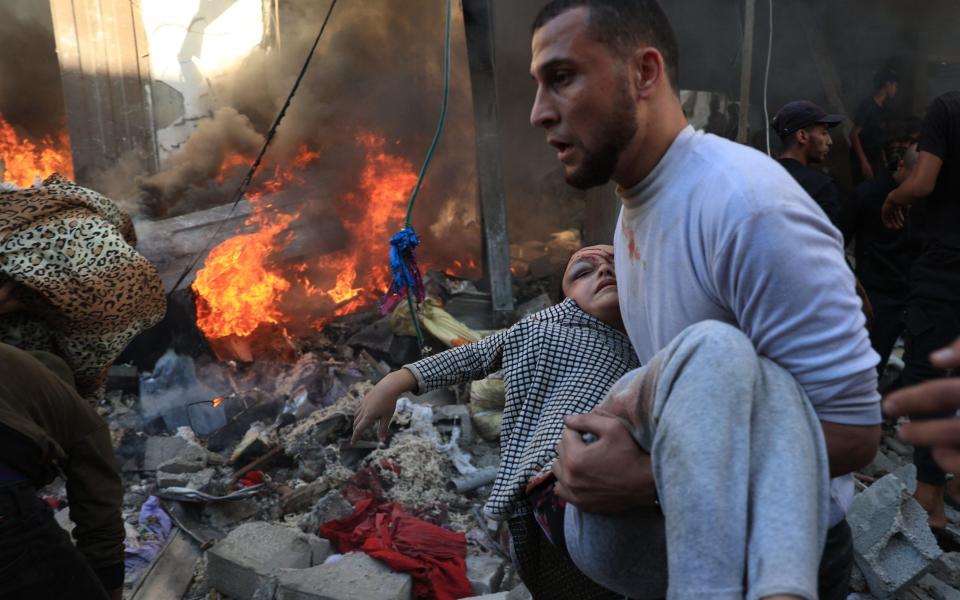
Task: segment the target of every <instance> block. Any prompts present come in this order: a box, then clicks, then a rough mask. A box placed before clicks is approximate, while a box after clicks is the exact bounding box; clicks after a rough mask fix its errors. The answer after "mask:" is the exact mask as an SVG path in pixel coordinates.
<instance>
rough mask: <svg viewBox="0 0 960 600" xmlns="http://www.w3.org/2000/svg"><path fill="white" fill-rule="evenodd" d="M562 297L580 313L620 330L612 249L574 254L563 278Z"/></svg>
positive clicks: (592, 248) (620, 321)
mask: <svg viewBox="0 0 960 600" xmlns="http://www.w3.org/2000/svg"><path fill="white" fill-rule="evenodd" d="M563 294H564V295H565V296H566V297H567V298H570V299H572V300H573V301H574V302H576V303H577V306H579V307H580V309H581V310H583V312H585V313H587V314H588V315H592V316H594V317H596V318H598V319H600V320H601V321H603V322H604V323H607V324H608V325H612V326H614V327H621V326H622V324H623V321H622V319H621V318H620V303H619V299H618V297H617V277H616V275H614V272H613V246H588V247H586V248H581V249H580V250H577V251H576V252H575V253H574V255H573V256H571V257H570V262H568V263H567V270H566V271H565V272H564V274H563Z"/></svg>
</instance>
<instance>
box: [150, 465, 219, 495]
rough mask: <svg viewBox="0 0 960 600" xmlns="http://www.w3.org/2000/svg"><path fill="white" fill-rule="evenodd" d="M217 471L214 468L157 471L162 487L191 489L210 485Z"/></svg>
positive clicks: (158, 480) (158, 482)
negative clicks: (193, 471) (175, 471)
mask: <svg viewBox="0 0 960 600" xmlns="http://www.w3.org/2000/svg"><path fill="white" fill-rule="evenodd" d="M215 473H216V472H215V471H214V470H213V469H209V468H208V469H202V470H200V471H197V472H196V473H167V472H166V471H157V486H158V487H160V488H168V487H186V488H190V489H191V490H202V489H204V488H206V487H207V486H208V485H210V481H211V480H212V479H213V476H214V474H215Z"/></svg>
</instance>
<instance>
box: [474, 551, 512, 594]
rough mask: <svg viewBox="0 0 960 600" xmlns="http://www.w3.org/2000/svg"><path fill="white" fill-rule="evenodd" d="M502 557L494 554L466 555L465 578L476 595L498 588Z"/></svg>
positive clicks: (494, 590) (500, 577)
mask: <svg viewBox="0 0 960 600" xmlns="http://www.w3.org/2000/svg"><path fill="white" fill-rule="evenodd" d="M503 567H504V564H503V559H501V558H497V557H495V556H468V557H467V579H469V580H470V586H471V587H472V588H473V593H474V594H476V595H477V596H481V595H483V594H491V593H493V592H496V591H498V590H499V589H500V582H501V581H503Z"/></svg>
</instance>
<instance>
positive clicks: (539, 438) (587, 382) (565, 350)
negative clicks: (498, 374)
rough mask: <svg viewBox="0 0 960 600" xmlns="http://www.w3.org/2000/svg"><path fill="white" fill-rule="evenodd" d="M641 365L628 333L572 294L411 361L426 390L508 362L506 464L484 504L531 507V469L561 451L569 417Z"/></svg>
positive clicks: (494, 513) (500, 510)
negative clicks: (527, 495) (526, 500)
mask: <svg viewBox="0 0 960 600" xmlns="http://www.w3.org/2000/svg"><path fill="white" fill-rule="evenodd" d="M638 366H639V362H638V361H637V357H636V354H635V353H634V351H633V347H632V346H631V345H630V340H629V339H628V338H627V336H626V334H624V333H622V332H620V331H617V330H616V329H614V328H613V327H610V326H609V325H607V324H606V323H604V322H602V321H600V320H599V319H597V318H595V317H592V316H590V315H588V314H587V313H585V312H583V311H582V310H581V309H580V307H578V306H577V304H576V303H575V302H574V301H573V300H571V299H569V298H568V299H566V300H564V301H563V302H561V303H560V304H558V305H556V306H553V307H551V308H548V309H546V310H543V311H540V312H538V313H536V314H533V315H530V316H529V317H526V318H525V319H523V320H522V321H520V322H519V323H517V324H516V325H514V326H513V327H510V328H509V329H505V330H503V331H500V332H497V333H495V334H493V335H491V336H490V337H487V338H484V339H482V340H480V341H479V342H476V343H474V344H469V345H466V346H460V347H458V348H454V349H452V350H448V351H446V352H442V353H440V354H437V355H436V356H431V357H429V358H425V359H423V360H420V361H417V362H415V363H413V364H410V365H406V368H407V369H409V370H410V371H411V372H412V373H413V375H414V376H415V377H416V379H417V383H418V384H419V386H420V392H425V391H428V390H432V389H436V388H441V387H445V386H448V385H454V384H457V383H464V382H467V381H473V380H475V379H481V378H483V377H485V376H487V375H489V374H490V373H493V372H495V371H497V370H500V369H503V379H504V384H505V387H506V406H505V407H504V411H503V421H502V424H501V427H500V469H499V471H498V472H497V478H496V480H495V481H494V484H493V491H492V492H491V493H490V498H489V499H488V500H487V503H486V505H485V506H484V512H486V513H487V514H488V515H489V516H490V517H493V518H495V519H499V520H502V519H505V518H507V517H509V516H510V515H511V514H520V513H524V512H527V510H528V507H526V506H525V505H524V504H523V503H518V500H520V499H521V498H522V496H523V492H524V488H525V487H526V485H527V482H528V481H529V480H530V478H531V477H532V476H533V475H536V474H537V473H539V472H540V471H542V470H543V469H546V468H549V467H550V465H551V464H552V463H553V460H554V459H555V458H556V456H557V444H558V443H559V441H560V435H561V434H562V433H563V428H564V425H563V417H565V416H567V415H572V414H579V413H587V412H590V411H591V410H593V408H594V407H595V406H596V405H597V404H599V403H600V401H601V400H603V398H604V396H605V395H606V393H607V390H609V389H610V387H611V386H612V385H613V384H614V382H616V381H617V380H618V379H619V378H620V377H621V376H622V375H623V374H624V373H626V372H627V371H629V370H631V369H634V368H636V367H638Z"/></svg>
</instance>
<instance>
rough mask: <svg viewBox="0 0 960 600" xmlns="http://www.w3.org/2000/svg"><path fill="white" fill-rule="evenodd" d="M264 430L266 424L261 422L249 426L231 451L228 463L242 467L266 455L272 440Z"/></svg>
mask: <svg viewBox="0 0 960 600" xmlns="http://www.w3.org/2000/svg"><path fill="white" fill-rule="evenodd" d="M266 430H267V425H266V423H263V422H261V421H257V422H256V423H254V424H253V425H251V426H250V429H248V430H247V433H245V434H244V436H243V438H242V439H241V440H240V442H239V443H238V444H237V447H236V448H234V449H233V452H232V453H231V454H230V460H229V461H228V462H230V463H231V464H235V465H244V464H247V463H249V462H250V461H252V460H255V459H257V458H260V457H261V456H263V455H264V454H266V453H267V451H268V450H270V446H271V445H272V440H271V439H270V435H269V434H268V433H267V431H266Z"/></svg>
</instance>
